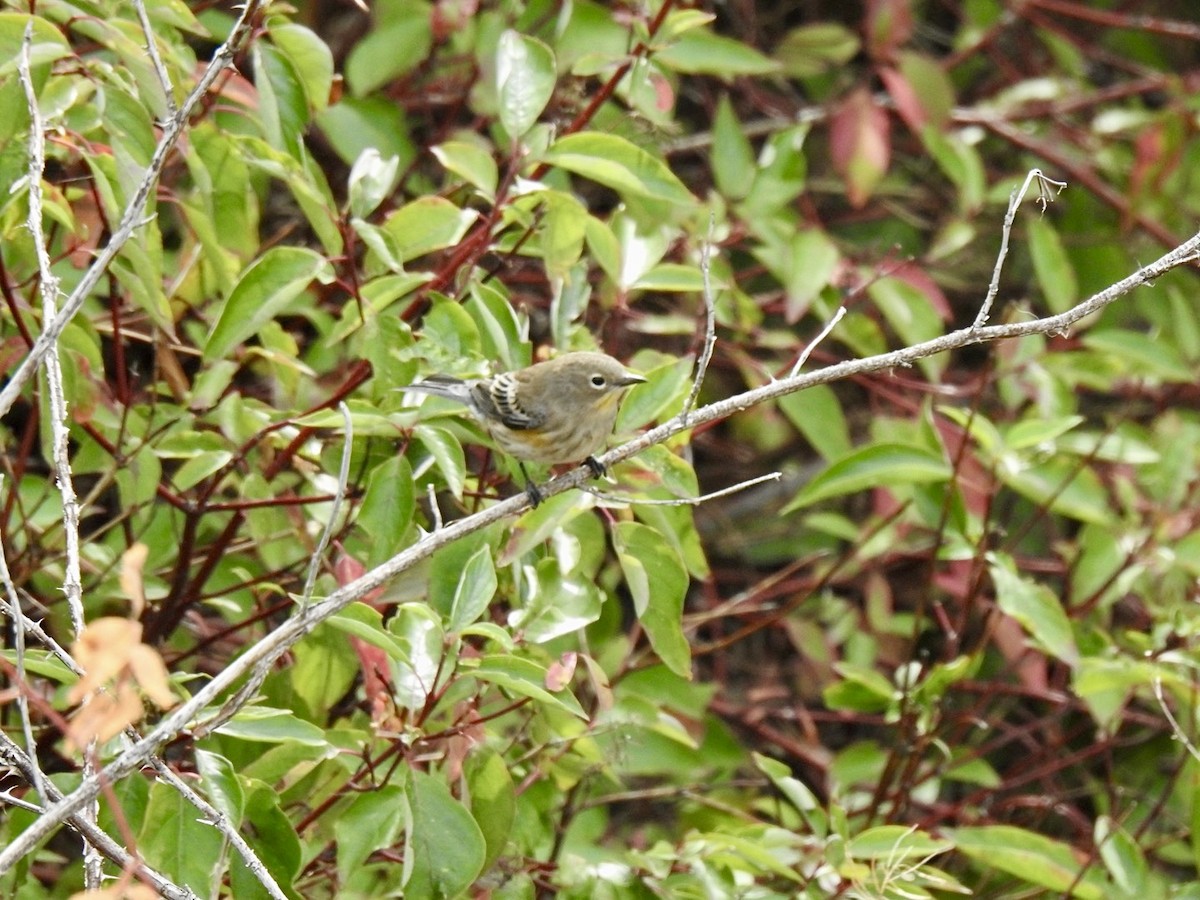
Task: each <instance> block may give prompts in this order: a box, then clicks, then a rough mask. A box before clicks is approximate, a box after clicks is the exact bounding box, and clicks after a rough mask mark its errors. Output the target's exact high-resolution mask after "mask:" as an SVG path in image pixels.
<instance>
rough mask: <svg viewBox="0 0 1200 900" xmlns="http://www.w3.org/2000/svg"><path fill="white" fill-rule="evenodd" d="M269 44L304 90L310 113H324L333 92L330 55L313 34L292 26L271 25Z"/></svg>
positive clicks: (330, 52) (319, 39) (276, 22)
mask: <svg viewBox="0 0 1200 900" xmlns="http://www.w3.org/2000/svg"><path fill="white" fill-rule="evenodd" d="M270 34H271V42H272V43H274V44H275V46H276V47H277V48H278V49H279V51H280V52H281V53H283V55H284V56H286V57H287V59H288V61H289V62H290V63H291V65H292V68H293V69H294V70H295V72H296V75H297V76H298V77H299V79H300V84H301V86H302V87H303V88H304V97H305V100H306V102H307V105H308V108H309V109H324V108H325V107H326V105H328V103H329V94H330V91H331V90H332V89H333V73H334V64H333V52H332V51H331V50H330V49H329V45H328V44H326V43H325V42H324V41H323V40H321V38H320V37H318V36H317V35H316V34H315V33H314V32H313V31H311V30H310V29H308V28H305V27H304V26H303V25H298V24H296V23H294V22H285V21H281V20H280V21H272V23H271V25H270Z"/></svg>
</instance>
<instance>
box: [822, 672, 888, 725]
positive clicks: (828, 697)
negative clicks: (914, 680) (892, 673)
mask: <svg viewBox="0 0 1200 900" xmlns="http://www.w3.org/2000/svg"><path fill="white" fill-rule="evenodd" d="M834 668H835V669H836V670H837V673H838V675H840V676H841V681H836V682H834V683H832V684H830V685H829V686H828V687H826V688H825V690H824V691H823V692H822V698H823V699H824V701H825V703H826V704H827V705H828V706H829V707H830V708H831V709H844V710H850V711H852V712H862V713H877V712H883V711H884V710H886V709H888V708H889V707H890V706H891V705H892V704H893V703H894V702H895V701H896V698H897V691H896V687H895V685H893V684H892V683H891V682H890V681H888V680H887V679H886V678H884V677H883V676H882V675H881V674H879V673H878V672H876V671H875V670H874V669H872V668H869V667H867V666H860V665H855V664H853V663H848V662H842V663H838V664H837V665H836V666H835V667H834Z"/></svg>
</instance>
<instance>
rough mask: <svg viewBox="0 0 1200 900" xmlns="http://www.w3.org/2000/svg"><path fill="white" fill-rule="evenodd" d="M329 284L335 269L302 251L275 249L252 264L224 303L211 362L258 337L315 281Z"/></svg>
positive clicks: (207, 348)
mask: <svg viewBox="0 0 1200 900" xmlns="http://www.w3.org/2000/svg"><path fill="white" fill-rule="evenodd" d="M314 279H316V280H319V281H321V282H322V283H323V284H328V283H329V282H330V281H332V280H333V268H332V267H331V266H330V265H329V263H328V261H326V260H325V258H324V257H322V256H320V255H319V254H317V253H314V252H313V251H312V250H307V249H305V248H303V247H272V248H271V249H269V250H267V252H266V253H264V254H263V255H262V256H261V257H259V258H258V259H257V260H255V261H254V262H253V263H251V264H250V267H249V268H248V269H246V271H245V272H244V273H242V277H241V280H239V281H238V283H237V286H236V287H235V288H234V289H233V293H232V294H230V295H229V299H228V300H226V301H225V305H224V306H223V307H222V308H221V313H220V315H219V316H218V318H217V324H216V325H215V326H214V327H213V331H212V334H210V335H209V337H208V342H207V343H206V344H205V345H204V360H205V362H212V361H213V360H216V359H220V358H222V357H224V356H225V355H227V354H228V353H229V352H230V351H232V350H233V349H234V348H235V347H236V346H237V345H238V344H240V343H242V342H243V341H245V340H247V339H249V338H251V337H253V336H254V335H256V334H258V333H259V331H261V330H262V328H263V327H264V326H265V325H266V324H267V323H268V322H271V321H273V320H274V318H275V316H277V315H278V314H279V313H281V312H283V311H284V310H285V309H287V308H288V307H289V306H290V305H291V303H292V301H294V300H295V299H296V298H297V297H299V296H300V295H301V294H303V293H304V291H305V290H307V289H308V286H309V285H310V284H311V283H312V282H313V280H314Z"/></svg>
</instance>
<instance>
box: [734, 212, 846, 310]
mask: <svg viewBox="0 0 1200 900" xmlns="http://www.w3.org/2000/svg"><path fill="white" fill-rule="evenodd" d="M754 255H755V256H757V257H758V258H759V259H760V260H761V261H762V263H763V264H764V265H765V266H766V267H767V268H768V269H769V270H770V272H771V274H772V275H774V276H775V277H776V278H778V279H779V281H780V282H781V283H782V284H783V289H784V291H785V292H786V295H787V296H786V297H785V298H784V304H785V306H784V309H785V314H786V315H787V319H788V321H789V322H795V321H797V320H798V319H799V318H800V316H802V315H803V314H804V313H805V312H806V311H807V310H808V308H809V306H810V305H811V304H812V302H813V300H814V299H815V298H816V297H817V295H818V294H820V293H821V291H822V290H824V289H825V287H826V286H827V285H828V284H829V283H830V282H831V281H832V279H833V277H834V274H835V273H836V272H837V268H838V266H839V265H840V264H841V254H840V253H839V252H838V249H837V247H836V246H835V245H834V243H833V241H832V240H830V238H829V235H827V234H826V233H825V232H824V231H823V230H822V229H820V228H801V229H800V230H798V231H796V232H795V233H794V234H791V235H790V236H789V237H788V238H786V239H784V240H775V239H771V240H769V241H767V242H765V243H764V244H763V246H761V247H759V248H758V249H757V250H755V253H754Z"/></svg>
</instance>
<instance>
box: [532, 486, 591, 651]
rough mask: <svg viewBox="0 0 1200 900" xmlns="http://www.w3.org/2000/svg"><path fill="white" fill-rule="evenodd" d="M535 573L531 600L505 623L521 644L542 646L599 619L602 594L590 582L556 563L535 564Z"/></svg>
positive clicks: (554, 561)
mask: <svg viewBox="0 0 1200 900" xmlns="http://www.w3.org/2000/svg"><path fill="white" fill-rule="evenodd" d="M560 496H561V495H560ZM539 511H540V507H539ZM561 540H566V538H563V539H560V541H561ZM560 546H561V543H560ZM559 553H560V554H561V553H562V551H561V550H559ZM535 572H536V581H535V582H534V583H533V584H532V585H531V586H530V587H531V594H532V596H531V597H529V598H528V599H527V601H526V604H525V606H524V607H522V608H521V609H518V610H514V611H513V612H512V613H511V614H510V615H509V621H508V624H509V626H510V627H511V628H513V629H518V630H519V631H520V632H521V634H523V635H524V638H525V640H527V641H529V642H530V643H534V644H544V643H546V642H547V641H552V640H554V639H555V638H558V637H562V636H563V635H565V634H571V633H573V632H578V631H580V630H582V629H583V628H586V627H587V626H588V625H590V624H591V623H592V622H595V621H596V620H597V619H599V618H600V613H601V610H602V608H603V605H604V594H603V593H602V592H601V590H600V588H599V587H597V585H596V583H595V582H594V581H592V580H590V579H588V578H587V577H585V576H582V575H580V574H579V573H577V572H563V571H562V567H561V566H560V564H559V561H558V560H557V559H543V560H541V561H539V562H538V564H537V567H536V569H535Z"/></svg>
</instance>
